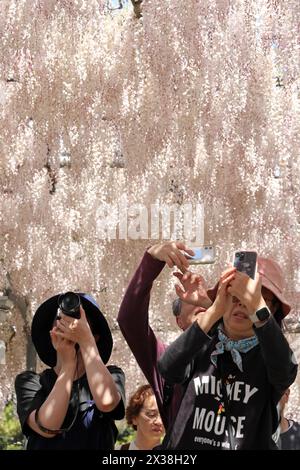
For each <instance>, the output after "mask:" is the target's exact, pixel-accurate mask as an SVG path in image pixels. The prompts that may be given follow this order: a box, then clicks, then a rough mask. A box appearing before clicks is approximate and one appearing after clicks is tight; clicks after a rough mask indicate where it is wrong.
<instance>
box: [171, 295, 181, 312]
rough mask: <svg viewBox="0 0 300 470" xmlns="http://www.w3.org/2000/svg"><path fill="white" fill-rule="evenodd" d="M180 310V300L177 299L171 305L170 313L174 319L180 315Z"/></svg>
mask: <svg viewBox="0 0 300 470" xmlns="http://www.w3.org/2000/svg"><path fill="white" fill-rule="evenodd" d="M181 308H182V300H181V299H180V298H179V297H177V299H175V300H173V303H172V312H173V315H174V316H175V317H178V316H179V315H180V313H181Z"/></svg>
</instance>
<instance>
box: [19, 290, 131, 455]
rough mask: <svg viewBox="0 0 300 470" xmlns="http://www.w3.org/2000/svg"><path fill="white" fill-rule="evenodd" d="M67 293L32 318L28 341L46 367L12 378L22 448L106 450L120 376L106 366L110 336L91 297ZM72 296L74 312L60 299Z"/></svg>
mask: <svg viewBox="0 0 300 470" xmlns="http://www.w3.org/2000/svg"><path fill="white" fill-rule="evenodd" d="M68 294H71V296H68V295H67V294H59V295H56V296H54V297H51V298H50V299H48V300H46V301H45V302H44V303H43V304H42V305H40V306H39V308H38V309H37V311H36V313H35V315H34V318H33V322H32V328H31V336H32V341H33V343H34V346H35V348H36V351H37V353H38V355H39V357H40V359H41V360H42V361H43V362H44V363H45V364H47V365H48V366H50V368H48V369H46V370H44V371H43V372H42V373H41V374H37V373H35V372H32V371H26V372H23V373H21V374H19V375H18V376H17V377H16V380H15V389H16V395H17V411H18V415H19V419H20V422H21V426H22V430H23V433H24V434H25V436H26V438H27V449H103V450H110V449H113V448H114V443H115V440H116V436H117V428H116V426H115V423H114V420H115V419H122V418H123V417H124V414H125V406H124V404H125V376H124V373H123V371H122V370H121V369H120V368H119V367H117V366H106V363H107V362H108V360H109V358H110V355H111V351H112V347H113V340H112V335H111V332H110V329H109V326H108V324H107V321H106V319H105V317H104V315H103V314H102V312H101V311H100V309H99V306H98V305H97V303H96V301H95V300H94V299H93V297H91V296H90V295H88V294H84V293H80V294H74V293H68ZM72 296H73V297H72ZM76 297H77V301H78V305H77V312H76V313H74V312H72V311H68V312H67V310H65V309H62V305H63V303H61V299H62V298H63V299H64V302H65V304H68V302H69V300H70V299H71V300H72V299H74V298H75V301H76ZM69 306H70V305H69ZM58 307H60V308H58ZM63 312H64V313H63ZM65 313H67V314H65ZM75 317H79V318H75Z"/></svg>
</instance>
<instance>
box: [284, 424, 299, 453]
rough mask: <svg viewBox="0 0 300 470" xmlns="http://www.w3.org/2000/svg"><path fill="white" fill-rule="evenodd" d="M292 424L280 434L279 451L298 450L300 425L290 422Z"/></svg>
mask: <svg viewBox="0 0 300 470" xmlns="http://www.w3.org/2000/svg"><path fill="white" fill-rule="evenodd" d="M290 421H292V420H289V422H290ZM292 423H293V424H292V426H291V427H290V428H289V429H288V430H287V431H286V432H284V433H282V434H280V444H281V445H280V448H281V450H300V423H296V422H295V421H292Z"/></svg>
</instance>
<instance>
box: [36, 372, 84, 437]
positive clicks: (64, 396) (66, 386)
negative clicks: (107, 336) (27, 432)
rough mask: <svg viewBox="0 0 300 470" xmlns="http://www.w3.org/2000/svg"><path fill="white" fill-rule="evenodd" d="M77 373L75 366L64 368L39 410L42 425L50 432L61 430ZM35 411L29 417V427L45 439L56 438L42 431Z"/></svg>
mask: <svg viewBox="0 0 300 470" xmlns="http://www.w3.org/2000/svg"><path fill="white" fill-rule="evenodd" d="M74 373H75V364H74V365H66V366H63V367H62V368H61V370H60V372H59V374H58V377H57V379H56V382H55V384H54V387H53V388H52V390H51V392H50V394H49V395H48V397H47V399H46V401H45V402H44V403H43V405H42V406H41V407H40V409H39V410H38V418H39V422H40V424H41V425H42V426H43V427H44V428H47V429H50V430H58V429H60V428H61V426H62V424H63V422H64V419H65V417H66V414H67V410H68V406H69V401H70V396H71V391H72V385H73V379H74ZM35 413H36V412H35V411H34V412H33V413H31V415H30V416H29V420H28V424H29V426H30V427H31V428H32V429H33V430H34V431H36V432H38V433H39V434H41V435H43V436H45V437H54V436H55V434H52V435H51V434H49V435H47V434H45V433H43V432H42V431H41V429H40V428H39V426H38V424H37V423H36V421H35Z"/></svg>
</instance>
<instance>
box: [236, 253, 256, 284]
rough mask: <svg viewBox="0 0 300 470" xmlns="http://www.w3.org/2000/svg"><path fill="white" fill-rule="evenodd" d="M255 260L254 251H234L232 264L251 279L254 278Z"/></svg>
mask: <svg viewBox="0 0 300 470" xmlns="http://www.w3.org/2000/svg"><path fill="white" fill-rule="evenodd" d="M256 262H257V253H256V251H236V252H235V254H234V261H233V266H234V267H235V268H237V270H238V271H240V272H242V273H245V274H247V276H249V277H251V278H252V279H255V273H256Z"/></svg>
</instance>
